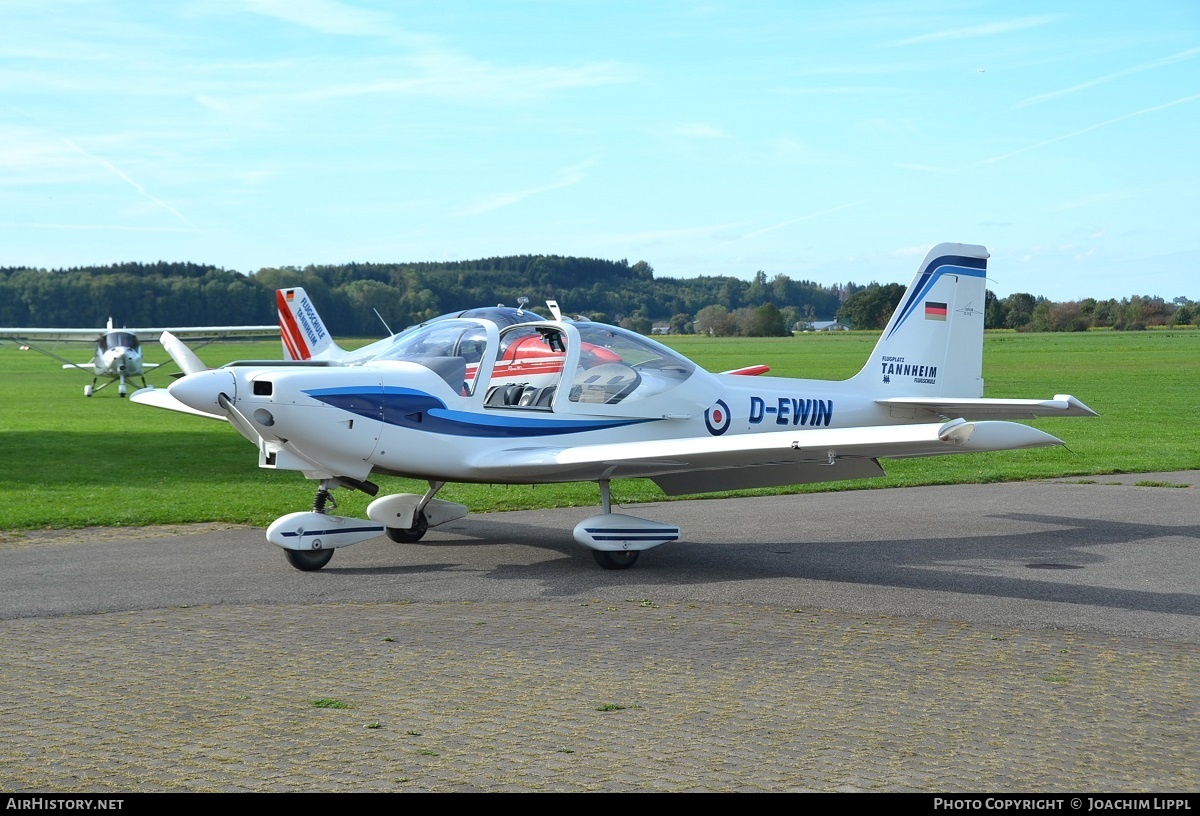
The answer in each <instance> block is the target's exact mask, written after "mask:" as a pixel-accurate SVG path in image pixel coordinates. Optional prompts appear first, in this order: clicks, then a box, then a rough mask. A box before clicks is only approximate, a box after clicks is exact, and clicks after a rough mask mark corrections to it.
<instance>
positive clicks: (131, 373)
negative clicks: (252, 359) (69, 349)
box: [0, 317, 279, 397]
mask: <svg viewBox="0 0 1200 816" xmlns="http://www.w3.org/2000/svg"><path fill="white" fill-rule="evenodd" d="M164 331H169V332H172V333H173V335H174V336H176V337H181V338H186V339H188V340H204V341H207V342H210V343H211V342H213V341H215V340H219V339H222V338H225V339H229V338H234V337H267V336H270V335H272V334H278V333H279V327H278V326H196V327H190V328H179V329H126V328H115V327H114V326H113V319H112V318H111V317H110V318H109V319H108V325H107V327H105V328H103V329H0V340H16V341H18V342H20V343H21V344H22V345H23V346H25V347H28V348H30V349H33V350H34V351H37V352H40V353H42V354H45V355H46V356H48V357H53V358H54V359H55V360H58V361H59V362H61V363H62V364H63V368H64V369H72V368H77V369H79V370H80V371H87V372H90V373H91V375H92V383H91V385H85V386H84V387H83V395H84V396H85V397H90V396H92V395H93V394H95V393H96V392H97V391H101V390H103V389H104V388H105V387H106V386H108V385H111V384H112V383H114V382H115V383H119V385H118V386H117V395H118V396H122V397H123V396H125V394H126V391H127V387H126V384H125V383H126V380H129V379H133V378H137V379H139V380H141V381H142V387H143V388H145V387H146V376H145V375H146V372H147V371H153V370H154V369H156V368H158V367H159V366H162V365H165V363H148V362H146V361H145V360H144V359H142V344H141V341H140V340H139V339H138V335H139V334H142V335H150V336H153V337H154V338H155V340H156V341H157V338H158V337H159V336H160V335H161V334H162V333H163V332H164ZM97 334H99V337H97ZM35 340H36V341H45V342H68V343H81V342H88V343H95V345H96V349H95V352H94V353H93V355H92V361H91V362H89V363H73V362H71V361H70V360H68V359H66V358H65V357H60V356H59V355H57V354H55V353H54V352H53V351H50V350H48V349H45V348H40V347H38V346H35V345H34V344H33V341H35ZM101 379H103V380H104V382H102V383H100V385H96V383H97V382H98V381H99V380H101Z"/></svg>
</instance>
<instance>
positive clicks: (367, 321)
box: [0, 255, 842, 336]
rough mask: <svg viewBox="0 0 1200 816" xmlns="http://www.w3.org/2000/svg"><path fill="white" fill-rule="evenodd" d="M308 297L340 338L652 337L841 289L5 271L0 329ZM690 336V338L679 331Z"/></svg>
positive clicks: (252, 308) (589, 261)
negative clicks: (583, 327) (453, 332)
mask: <svg viewBox="0 0 1200 816" xmlns="http://www.w3.org/2000/svg"><path fill="white" fill-rule="evenodd" d="M290 286H303V287H304V288H305V289H306V290H308V292H309V294H310V295H311V296H312V298H313V301H314V302H315V303H316V304H317V306H318V308H319V309H320V311H321V315H322V317H323V318H324V319H325V321H326V323H327V324H328V325H329V327H330V329H331V330H332V331H333V333H334V334H337V335H340V336H376V335H378V334H380V333H381V331H382V329H383V326H382V325H381V324H380V321H379V317H377V316H376V315H375V311H374V310H376V309H377V310H378V311H379V314H380V315H382V316H383V318H384V319H385V320H386V321H387V322H388V325H390V326H391V327H392V328H393V329H399V328H401V327H404V326H408V325H411V324H413V323H417V322H420V321H422V320H426V319H428V318H430V317H434V316H436V315H439V314H445V313H446V312H451V311H456V310H459V309H467V308H471V307H474V306H494V305H496V304H497V303H504V304H507V305H513V306H515V305H516V304H517V299H518V298H520V297H526V298H528V299H529V306H530V308H539V307H540V310H541V311H542V312H543V313H546V312H545V308H544V306H545V301H546V300H547V299H548V298H551V299H554V300H557V301H558V303H559V305H560V306H561V307H562V309H563V312H564V313H566V314H570V315H585V316H588V317H592V318H595V319H601V320H605V321H609V322H615V323H619V322H621V321H625V320H629V321H635V322H638V323H639V324H640V326H639V327H644V328H645V329H646V330H647V331H648V330H649V325H650V324H651V323H654V322H662V323H668V322H670V321H671V320H672V318H675V319H676V323H677V325H679V324H682V323H684V322H686V323H691V321H692V320H693V318H694V316H695V314H696V313H697V312H698V311H700V310H701V309H703V308H704V307H706V306H711V305H714V304H720V305H722V306H725V307H726V308H728V309H730V310H736V309H742V308H752V309H754V308H759V307H762V306H764V305H765V304H767V303H773V304H774V305H775V307H776V308H778V309H779V310H781V311H784V310H789V309H790V312H786V313H787V314H789V315H790V316H792V317H793V318H794V319H796V320H798V319H802V318H805V317H807V318H808V319H820V318H825V319H832V318H833V316H834V314H835V313H836V312H837V310H838V307H839V306H840V303H841V297H842V287H838V286H835V287H823V286H820V285H818V284H815V283H811V282H808V281H792V280H790V279H789V278H787V277H785V276H777V277H776V278H775V279H774V280H772V281H767V280H766V276H765V275H764V274H763V273H761V272H760V273H758V275H757V276H756V277H755V279H754V280H752V281H744V280H740V279H738V278H734V277H725V276H720V277H701V278H691V279H673V278H657V279H656V278H655V277H654V270H653V269H652V268H651V267H650V265H649V264H647V263H645V262H638V263H635V264H630V263H629V262H628V261H624V260H622V261H606V260H599V259H594V258H572V257H560V256H554V255H520V256H513V257H504V258H484V259H482V260H477V261H455V262H446V263H402V264H401V263H398V264H359V263H351V264H341V265H337V266H306V267H304V268H302V269H301V268H296V267H279V268H275V267H271V268H266V269H260V270H259V271H258V272H256V273H254V274H251V275H244V274H241V273H239V272H233V271H229V270H225V269H220V268H217V267H211V266H202V265H199V264H185V263H178V264H172V263H157V264H114V265H112V266H96V267H79V268H72V269H55V270H40V269H24V268H5V269H0V325H4V326H56V327H58V326H61V327H71V326H80V327H86V326H100V325H103V322H104V321H105V320H106V319H107V318H108V317H109V316H111V317H113V318H114V320H116V321H117V323H119V324H123V325H127V326H172V325H174V326H187V325H193V326H194V325H210V324H235V323H237V324H240V323H271V322H274V321H275V319H276V315H275V301H274V292H275V289H277V288H286V287H290ZM680 328H681V326H680Z"/></svg>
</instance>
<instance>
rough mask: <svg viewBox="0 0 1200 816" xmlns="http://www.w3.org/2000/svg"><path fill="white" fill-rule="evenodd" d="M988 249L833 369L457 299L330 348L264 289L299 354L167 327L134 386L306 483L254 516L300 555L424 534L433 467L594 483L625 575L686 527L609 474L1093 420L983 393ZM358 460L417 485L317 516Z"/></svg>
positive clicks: (900, 452) (664, 478) (293, 298)
mask: <svg viewBox="0 0 1200 816" xmlns="http://www.w3.org/2000/svg"><path fill="white" fill-rule="evenodd" d="M987 258H988V253H987V251H986V250H985V249H984V247H982V246H974V245H967V244H939V245H938V246H936V247H934V248H933V249H932V250H931V251H930V252H929V253H928V255H926V257H925V259H924V261H923V262H922V263H921V265H920V267H919V269H918V271H917V274H916V276H915V277H914V278H913V281H912V283H911V284H910V285H909V287H908V289H907V291H906V292H905V294H904V296H903V298H902V300H901V301H900V304H899V305H898V306H897V308H896V310H895V312H894V314H893V315H892V318H891V320H890V321H889V323H888V325H887V328H886V329H884V332H883V334H882V336H881V337H880V339H879V341H878V343H877V345H876V346H875V349H874V351H872V353H871V356H870V358H869V359H868V360H867V362H866V365H864V366H863V368H862V370H861V371H859V372H858V374H856V375H855V376H853V377H851V378H850V379H848V380H844V381H824V380H806V379H789V378H782V377H761V376H747V375H749V374H758V373H761V367H757V366H751V367H747V368H746V369H740V370H739V371H737V372H725V373H721V374H713V373H709V372H708V371H705V370H703V369H702V368H700V367H699V366H698V365H696V364H695V363H693V362H692V361H690V360H688V359H687V358H685V357H683V356H681V355H680V354H678V353H677V352H675V351H673V350H671V349H670V348H668V347H666V346H664V345H661V344H659V343H657V342H655V341H653V340H651V339H649V338H647V337H643V336H641V335H638V334H635V333H633V332H629V331H625V330H623V329H620V328H616V327H614V326H608V325H603V324H599V323H592V322H587V321H572V320H567V319H563V318H562V316H561V313H560V311H559V309H558V306H557V304H556V303H554V302H553V301H549V302H548V306H549V307H550V309H551V312H552V313H553V315H554V317H553V318H552V319H542V318H541V317H540V316H538V315H536V314H534V313H531V312H525V311H523V310H521V309H503V308H499V307H498V308H496V309H478V310H469V311H466V312H462V313H457V314H456V315H449V316H443V317H442V318H438V319H435V320H433V321H430V322H427V323H425V324H422V325H419V326H415V327H411V328H409V329H407V330H405V331H403V332H399V333H397V334H395V335H393V336H391V337H388V338H385V339H384V340H381V341H378V342H377V343H373V344H372V345H371V346H367V347H365V348H364V349H360V350H358V351H355V352H349V351H343V350H341V349H340V348H339V347H338V346H337V344H336V343H334V342H333V340H332V338H330V337H329V333H328V330H327V329H326V328H325V326H324V324H323V323H322V322H321V319H320V317H319V316H318V314H317V311H316V309H315V308H313V307H312V304H311V302H309V301H308V299H307V296H306V295H305V294H304V292H303V290H300V289H294V290H280V292H279V305H280V319H281V321H282V323H283V337H284V344H285V347H288V348H290V350H289V352H288V356H289V357H291V358H292V359H290V360H286V361H274V362H271V361H260V362H235V363H229V364H228V365H226V366H224V367H222V368H218V369H213V370H208V369H206V368H205V367H204V365H203V363H201V362H200V360H199V359H198V358H196V357H195V355H193V354H191V353H190V351H189V350H188V349H187V348H186V346H184V345H183V344H182V343H180V342H178V341H176V340H175V339H174V338H172V337H170V336H169V334H168V335H164V337H163V344H164V346H165V347H166V348H167V350H168V351H169V352H170V353H171V355H172V358H173V359H175V360H176V362H177V363H178V364H179V366H180V368H181V369H182V370H183V371H184V372H185V376H184V377H182V378H181V379H178V380H176V381H175V382H173V383H172V384H171V385H170V386H169V387H168V388H167V389H166V391H165V392H164V391H162V390H157V391H156V390H153V389H150V390H146V391H138V392H136V393H134V394H133V395H132V397H131V399H132V400H133V401H135V402H144V403H146V404H151V405H156V406H158V407H165V408H172V409H174V410H180V411H184V412H187V413H192V414H198V415H201V416H207V417H212V418H216V419H222V420H227V421H228V422H229V423H230V424H231V425H232V426H233V427H234V428H235V429H236V430H237V431H238V432H239V433H240V434H242V435H243V436H244V437H246V438H247V439H248V440H250V441H251V442H253V443H254V444H255V445H256V446H257V447H258V450H259V466H260V467H263V468H271V469H277V470H297V471H300V472H301V473H303V474H304V475H305V476H306V477H307V478H309V479H313V480H315V481H317V482H318V483H319V487H318V489H317V492H316V498H315V500H314V503H313V507H312V509H311V510H309V511H303V512H296V513H290V514H288V515H285V516H282V517H281V518H279V519H277V520H276V521H275V522H274V523H272V524H271V525H270V526H269V527H268V529H267V539H268V541H270V542H271V543H273V544H275V545H277V546H279V547H281V548H282V549H283V550H284V553H285V554H286V556H287V559H288V561H289V562H290V563H291V564H292V566H294V567H296V568H297V569H300V570H305V571H310V570H318V569H320V568H322V567H323V566H325V565H326V564H327V563H328V562H329V559H330V558H331V557H332V555H333V551H334V550H335V549H337V548H339V547H344V546H347V545H350V544H354V543H356V542H360V541H365V540H367V539H371V538H375V537H377V536H382V535H386V536H388V537H389V538H390V539H392V540H393V541H398V542H405V541H408V542H411V541H417V540H419V539H420V538H421V537H422V536H424V535H425V533H426V531H427V530H428V529H429V528H431V527H436V526H438V525H440V524H445V523H446V522H448V521H452V520H454V519H458V518H461V517H463V516H465V515H466V514H467V512H468V510H467V507H465V506H464V505H461V504H456V503H453V502H449V501H445V500H442V499H438V498H436V494H437V492H438V491H439V490H440V489H441V488H442V487H443V486H444V485H445V484H447V483H448V482H476V483H503V484H537V483H551V482H571V481H594V482H596V483H597V484H598V485H599V491H600V507H601V512H600V513H599V514H598V515H593V516H591V517H590V518H587V519H585V520H583V521H582V522H580V523H579V524H578V525H577V526H576V527H575V529H574V538H575V540H576V541H577V542H578V543H579V544H581V545H583V546H584V547H586V548H588V549H590V550H591V551H592V555H593V557H594V558H595V560H596V562H597V563H598V564H599V565H600V566H602V567H604V568H606V569H625V568H627V567H630V566H632V565H633V563H634V562H635V561H637V559H638V556H639V555H640V553H641V552H642V551H643V550H648V549H650V548H652V547H656V546H659V545H661V544H664V543H667V542H670V541H677V540H679V539H680V529H679V527H676V526H674V525H670V524H663V523H660V522H655V521H650V520H646V519H641V518H637V517H636V516H632V515H627V514H623V513H613V512H612V510H611V502H610V496H609V483H610V481H611V480H613V479H621V478H634V477H642V478H648V479H651V480H652V481H654V482H655V483H656V484H657V485H658V486H659V487H660V488H661V489H662V490H663V491H664V492H665V493H667V494H668V495H684V494H694V493H706V492H713V491H722V490H734V489H742V488H758V487H773V486H781V485H791V484H803V483H810V482H823V481H835V480H841V479H861V478H869V477H876V476H882V475H884V471H883V468H882V467H881V466H880V463H879V460H880V459H881V458H904V457H916V456H938V455H942V454H951V453H970V452H974V451H996V450H1011V449H1019V448H1034V447H1042V446H1051V445H1061V444H1063V443H1062V441H1061V440H1059V439H1057V438H1055V437H1053V436H1051V435H1050V434H1047V433H1044V432H1043V431H1040V430H1037V429H1035V428H1032V427H1029V426H1027V425H1023V424H1020V423H1016V422H1012V421H1010V420H1013V419H1031V418H1035V417H1041V416H1094V415H1095V412H1094V411H1092V410H1091V409H1090V408H1088V407H1087V406H1086V405H1084V404H1083V403H1082V402H1080V401H1079V400H1077V399H1075V398H1074V397H1072V396H1068V395H1063V394H1060V395H1057V396H1055V397H1054V398H1053V399H1048V400H1033V399H994V398H984V397H983V396H982V395H983V379H982V365H983V304H984V297H985V286H986V282H985V275H986V269H987ZM967 417H971V419H970V420H969V421H968V419H967ZM372 473H381V474H386V475H393V476H407V477H413V478H418V479H422V480H425V481H427V482H428V484H429V489H428V490H427V491H426V492H425V493H424V495H416V494H396V495H388V496H381V497H378V498H376V499H375V500H374V501H373V502H371V504H370V505H369V506H368V507H367V512H366V515H367V517H368V520H361V519H356V518H351V517H347V516H337V515H332V514H330V513H328V512H327V510H328V506H329V505H330V504H332V505H333V506H334V507H336V502H333V501H332V495H331V493H332V491H333V490H334V489H336V488H339V487H341V488H351V489H357V490H362V491H364V492H366V493H368V494H369V495H372V496H376V495H377V494H378V486H377V485H375V484H374V483H372V482H371V481H369V480H368V477H369V476H371V474H372Z"/></svg>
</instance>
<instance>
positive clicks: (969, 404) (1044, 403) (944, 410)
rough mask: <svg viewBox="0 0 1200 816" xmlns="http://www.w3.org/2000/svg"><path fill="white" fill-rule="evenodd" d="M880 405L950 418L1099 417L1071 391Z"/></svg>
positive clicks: (924, 399) (899, 399) (910, 399)
mask: <svg viewBox="0 0 1200 816" xmlns="http://www.w3.org/2000/svg"><path fill="white" fill-rule="evenodd" d="M876 402H877V403H878V404H880V405H889V406H896V407H910V408H918V409H921V410H925V411H928V412H929V413H931V414H933V415H934V416H939V417H944V418H946V419H950V418H953V417H964V418H970V419H1037V418H1038V417H1078V416H1098V414H1097V413H1096V412H1095V411H1093V410H1092V409H1091V408H1089V407H1087V406H1086V405H1084V404H1083V403H1082V402H1080V401H1079V400H1077V399H1075V397H1073V396H1071V395H1070V394H1055V395H1054V399H1049V400H1033V399H982V398H980V399H953V398H938V397H889V398H887V399H880V400H876Z"/></svg>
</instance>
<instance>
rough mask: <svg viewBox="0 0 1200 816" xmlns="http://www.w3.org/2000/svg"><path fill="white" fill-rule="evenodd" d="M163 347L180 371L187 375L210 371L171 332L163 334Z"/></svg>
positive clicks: (161, 338) (161, 339) (161, 341)
mask: <svg viewBox="0 0 1200 816" xmlns="http://www.w3.org/2000/svg"><path fill="white" fill-rule="evenodd" d="M159 342H160V343H162V347H163V348H164V349H166V350H167V354H168V355H170V357H171V359H172V360H173V361H174V362H175V365H177V366H179V370H180V371H182V372H183V373H184V374H185V375H186V374H195V373H196V372H198V371H208V366H206V365H205V364H204V362H203V361H201V359H200V358H199V357H197V356H196V354H195V352H193V351H192V350H191V349H190V348H188V347H187V346H186V345H184V342H183V341H182V340H180V339H179V338H178V337H176V336H175V335H173V334H171V333H170V332H163V333H162V337H160V338H159Z"/></svg>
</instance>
